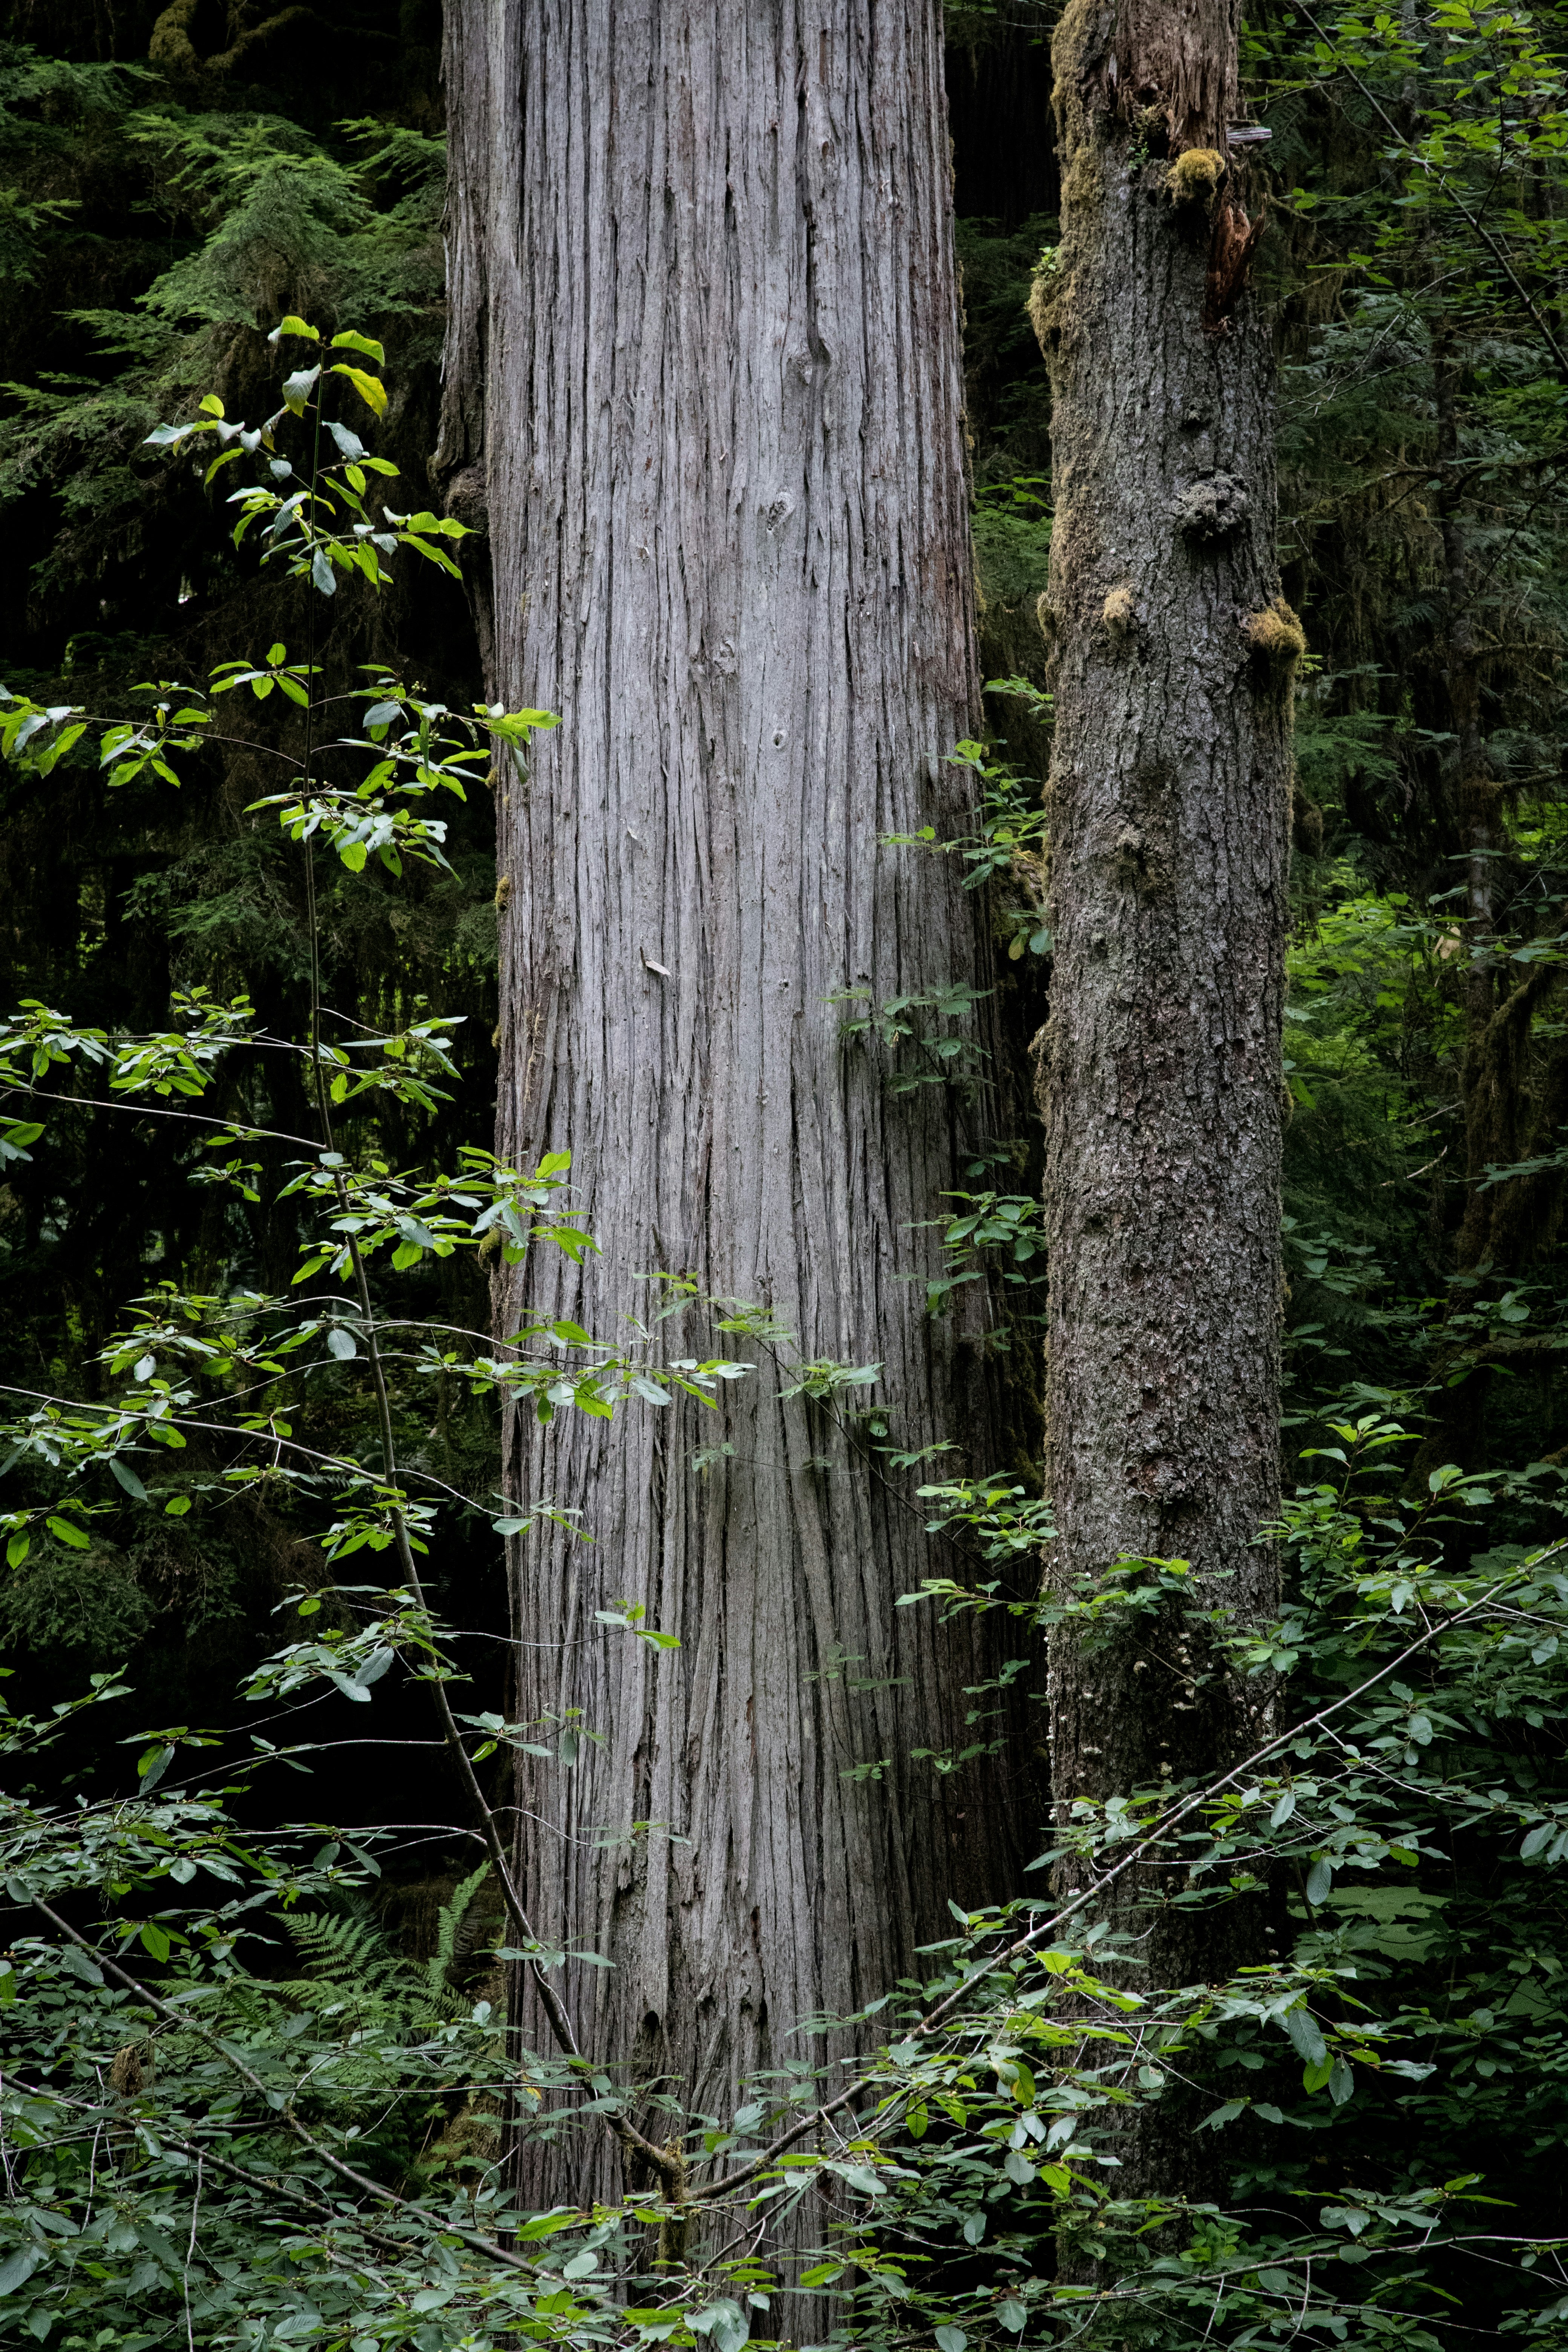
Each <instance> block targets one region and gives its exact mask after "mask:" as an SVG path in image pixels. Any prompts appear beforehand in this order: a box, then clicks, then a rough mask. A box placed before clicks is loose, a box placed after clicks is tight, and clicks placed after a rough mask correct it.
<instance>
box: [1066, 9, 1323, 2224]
mask: <svg viewBox="0 0 1568 2352" xmlns="http://www.w3.org/2000/svg"><path fill="white" fill-rule="evenodd" d="M1237 15H1238V11H1237V8H1236V7H1235V5H1233V0H1193V5H1186V6H1184V7H1181V6H1177V5H1166V0H1120V5H1118V6H1115V7H1112V8H1110V9H1107V8H1104V7H1103V6H1101V5H1100V0H1073V5H1071V6H1070V7H1069V9H1068V14H1067V16H1065V17H1064V19H1063V21H1062V24H1061V26H1060V27H1059V28H1058V34H1057V37H1056V43H1055V65H1056V77H1057V98H1056V104H1057V110H1058V136H1059V143H1060V151H1061V162H1062V172H1063V187H1062V242H1061V246H1060V248H1059V251H1058V256H1057V266H1056V268H1054V269H1053V268H1047V270H1045V271H1043V272H1042V273H1041V275H1040V276H1039V277H1038V278H1037V281H1036V292H1035V297H1034V301H1033V305H1032V308H1033V310H1034V315H1035V319H1036V324H1037V329H1038V331H1039V333H1040V338H1041V342H1042V345H1043V347H1044V349H1045V351H1046V353H1047V359H1048V361H1049V363H1050V369H1051V376H1052V383H1053V387H1054V411H1053V422H1052V436H1053V464H1054V479H1055V503H1056V520H1055V530H1054V536H1053V540H1052V547H1051V583H1050V587H1049V590H1048V592H1047V598H1046V599H1045V600H1043V605H1042V613H1041V620H1042V625H1044V626H1045V627H1046V629H1047V637H1048V638H1049V641H1050V643H1051V646H1052V653H1053V659H1052V667H1053V672H1054V677H1053V683H1054V686H1055V690H1056V694H1057V724H1056V740H1055V746H1054V750H1053V756H1052V761H1051V771H1050V782H1049V793H1048V806H1049V823H1050V856H1051V878H1050V908H1051V913H1050V922H1051V927H1052V930H1053V932H1054V936H1055V958H1054V963H1053V968H1052V975H1051V1018H1050V1022H1049V1025H1048V1028H1047V1034H1046V1036H1045V1038H1044V1039H1043V1040H1042V1055H1041V1061H1042V1067H1041V1074H1040V1075H1041V1093H1042V1099H1043V1102H1044V1106H1045V1108H1046V1112H1047V1177H1046V1197H1047V1232H1048V1237H1049V1248H1050V1306H1049V1335H1048V1344H1049V1364H1048V1374H1047V1412H1048V1421H1049V1486H1050V1491H1051V1494H1052V1496H1053V1498H1054V1501H1055V1504H1056V1511H1057V1518H1058V1526H1059V1528H1060V1539H1059V1541H1058V1544H1057V1545H1056V1546H1055V1547H1054V1550H1053V1555H1052V1570H1051V1572H1052V1575H1053V1577H1054V1579H1055V1580H1057V1581H1058V1583H1059V1584H1060V1585H1061V1587H1062V1588H1063V1589H1066V1588H1067V1587H1068V1584H1069V1582H1070V1580H1072V1579H1074V1578H1075V1577H1079V1576H1082V1575H1084V1574H1088V1575H1089V1576H1090V1577H1093V1578H1096V1579H1098V1578H1100V1577H1101V1576H1102V1575H1103V1574H1104V1573H1105V1571H1106V1570H1109V1569H1110V1568H1111V1566H1112V1565H1113V1563H1114V1562H1115V1561H1116V1560H1117V1559H1119V1558H1120V1557H1121V1556H1124V1555H1132V1556H1148V1555H1153V1556H1157V1557H1162V1558H1167V1559H1169V1558H1182V1559H1187V1560H1189V1561H1190V1562H1191V1563H1192V1564H1193V1569H1194V1573H1195V1575H1196V1577H1197V1578H1198V1579H1200V1580H1202V1582H1203V1584H1204V1585H1205V1586H1206V1587H1207V1590H1208V1595H1209V1597H1210V1598H1211V1599H1213V1598H1221V1599H1224V1600H1226V1601H1228V1602H1229V1603H1230V1604H1231V1605H1232V1606H1233V1607H1235V1608H1236V1609H1237V1610H1238V1611H1240V1612H1242V1613H1243V1614H1244V1616H1247V1617H1256V1616H1257V1615H1258V1613H1259V1612H1265V1611H1267V1609H1268V1606H1269V1604H1270V1602H1271V1600H1272V1598H1273V1594H1274V1590H1275V1575H1276V1570H1275V1563H1274V1559H1273V1557H1272V1554H1271V1551H1270V1549H1269V1548H1268V1546H1267V1545H1263V1546H1259V1545H1258V1544H1257V1543H1256V1542H1255V1540H1254V1539H1255V1538H1256V1536H1257V1534H1258V1528H1259V1527H1260V1526H1261V1525H1262V1524H1263V1523H1264V1522H1265V1521H1267V1520H1268V1518H1269V1517H1270V1516H1271V1514H1272V1513H1273V1512H1274V1511H1275V1510H1276V1509H1277V1507H1278V1500H1279V1393H1278V1391H1279V1315H1280V1298H1281V1275H1280V1261H1279V1150H1280V1129H1281V1100H1280V1020H1281V996H1282V981H1283V961H1284V946H1285V935H1286V919H1287V900H1286V886H1287V856H1288V849H1287V833H1288V807H1289V709H1290V691H1291V675H1292V670H1293V667H1294V662H1295V659H1296V656H1298V655H1299V654H1300V649H1301V646H1300V627H1299V625H1298V624H1297V622H1296V620H1295V616H1294V615H1293V614H1291V613H1290V612H1289V607H1287V606H1285V605H1283V604H1280V603H1279V602H1278V601H1277V600H1278V599H1279V573H1278V570H1277V567H1276V562H1275V550H1274V531H1275V482H1274V461H1273V437H1272V403H1271V378H1272V370H1271V361H1270V348H1269V338H1268V326H1267V323H1266V321H1265V320H1263V319H1261V318H1260V317H1259V316H1258V312H1257V309H1256V307H1255V304H1254V302H1253V301H1252V300H1251V299H1249V297H1248V296H1247V292H1246V291H1245V272H1246V267H1247V257H1248V253H1249V250H1250V246H1251V243H1252V241H1253V236H1252V229H1251V227H1249V225H1248V222H1247V214H1246V210H1245V209H1244V206H1243V203H1242V197H1241V192H1240V188H1239V180H1240V172H1239V169H1238V165H1239V160H1240V152H1241V151H1240V150H1239V149H1237V150H1230V151H1228V153H1229V159H1230V160H1229V161H1228V163H1227V145H1226V125H1227V122H1228V121H1230V120H1231V119H1232V117H1233V114H1234V110H1235V107H1236V100H1237V62H1236V59H1237ZM1207 1663H1208V1662H1207V1661H1206V1660H1205V1658H1204V1656H1203V1654H1202V1653H1201V1648H1200V1646H1199V1645H1198V1644H1197V1643H1195V1642H1194V1641H1192V1640H1190V1639H1188V1638H1187V1636H1186V1635H1185V1634H1184V1632H1183V1630H1182V1629H1181V1626H1180V1624H1179V1622H1177V1621H1176V1620H1175V1619H1174V1618H1171V1619H1168V1620H1166V1621H1165V1622H1163V1623H1162V1624H1160V1625H1159V1626H1157V1627H1154V1628H1151V1627H1150V1626H1149V1625H1148V1624H1147V1623H1146V1622H1145V1623H1143V1624H1142V1626H1141V1627H1140V1628H1139V1630H1138V1631H1137V1632H1136V1633H1129V1634H1127V1635H1125V1636H1123V1637H1122V1638H1121V1640H1120V1641H1119V1642H1117V1643H1114V1644H1113V1645H1112V1647H1111V1648H1110V1651H1109V1653H1107V1654H1101V1655H1097V1656H1095V1657H1094V1658H1093V1659H1092V1661H1089V1660H1086V1659H1085V1658H1084V1657H1083V1656H1082V1654H1080V1650H1079V1643H1078V1642H1077V1640H1076V1638H1075V1637H1074V1636H1073V1634H1072V1633H1070V1632H1064V1633H1061V1634H1060V1635H1058V1636H1057V1637H1055V1638H1054V1640H1053V1652H1052V1657H1051V1666H1050V1685H1051V1688H1050V1712H1051V1769H1052V1785H1053V1793H1054V1795H1055V1798H1056V1801H1057V1803H1058V1809H1065V1808H1066V1807H1067V1806H1068V1804H1069V1803H1070V1801H1071V1800H1072V1799H1073V1798H1075V1797H1079V1796H1082V1797H1090V1798H1103V1797H1107V1796H1110V1795H1113V1794H1116V1793H1118V1792H1121V1791H1124V1790H1130V1789H1131V1788H1133V1787H1135V1786H1136V1785H1138V1784H1140V1783H1143V1784H1152V1785H1158V1783H1159V1781H1160V1780H1161V1777H1162V1775H1163V1772H1165V1771H1166V1770H1167V1769H1168V1770H1169V1771H1170V1772H1171V1773H1172V1774H1173V1776H1174V1777H1176V1778H1180V1777H1181V1776H1182V1775H1184V1774H1185V1773H1188V1772H1200V1773H1201V1772H1205V1771H1207V1770H1210V1769H1213V1767H1214V1766H1215V1764H1216V1763H1217V1762H1219V1761H1220V1760H1221V1759H1225V1758H1226V1757H1228V1756H1230V1755H1232V1754H1233V1753H1234V1752H1235V1751H1236V1750H1237V1748H1240V1747H1241V1746H1242V1744H1243V1743H1244V1742H1245V1741H1246V1740H1247V1738H1249V1737H1250V1736H1251V1734H1252V1732H1253V1731H1254V1730H1255V1729H1256V1728H1257V1717H1258V1704H1257V1701H1256V1699H1255V1698H1250V1697H1249V1696H1248V1694H1247V1690H1246V1689H1245V1688H1239V1687H1237V1685H1234V1684H1233V1683H1231V1682H1230V1681H1229V1680H1228V1679H1227V1678H1226V1677H1225V1676H1224V1675H1220V1676H1218V1677H1216V1678H1215V1679H1213V1680H1211V1681H1209V1682H1208V1683H1207V1684H1206V1685H1205V1686H1202V1687H1200V1686H1199V1685H1200V1678H1201V1676H1202V1675H1203V1672H1204V1669H1205V1665H1206V1664H1207ZM1065 1877H1066V1879H1067V1881H1068V1883H1069V1884H1070V1883H1072V1880H1073V1871H1072V1870H1071V1869H1068V1870H1067V1871H1066V1872H1065ZM1164 1884H1165V1882H1164V1879H1163V1875H1162V1876H1155V1875H1153V1874H1150V1875H1149V1876H1147V1877H1145V1879H1144V1880H1143V1881H1142V1883H1140V1884H1138V1885H1135V1886H1131V1887H1128V1888H1126V1889H1124V1890H1123V1892H1122V1893H1121V1894H1119V1896H1118V1905H1119V1908H1120V1920H1119V1924H1121V1925H1122V1926H1128V1927H1131V1926H1137V1927H1139V1928H1140V1929H1141V1930H1142V1931H1143V1934H1144V1941H1143V1943H1142V1958H1143V1959H1144V1961H1145V1963H1146V1966H1145V1968H1144V1969H1141V1970H1140V1972H1139V1974H1138V1976H1137V1979H1136V1983H1137V1985H1138V1986H1139V1988H1140V1989H1143V1988H1146V1987H1147V1986H1149V1985H1150V1984H1159V1983H1162V1982H1164V1983H1172V1982H1175V1983H1180V1982H1184V1981H1191V1980H1193V1979H1195V1978H1198V1977H1204V1978H1209V1977H1213V1976H1215V1975H1218V1974H1222V1973H1224V1971H1225V1969H1226V1966H1227V1965H1228V1964H1229V1962H1230V1960H1231V1959H1232V1958H1235V1957H1236V1953H1235V1951H1234V1949H1233V1948H1232V1947H1233V1945H1234V1943H1235V1939H1236V1937H1237V1935H1240V1936H1242V1937H1243V1941H1244V1942H1245V1940H1246V1936H1247V1932H1248V1931H1247V1929H1244V1928H1242V1927H1240V1926H1239V1925H1238V1924H1237V1919H1238V1915H1237V1912H1236V1911H1235V1910H1234V1909H1233V1910H1232V1912H1231V1913H1229V1914H1226V1915H1223V1916H1219V1917H1216V1916H1215V1915H1213V1914H1198V1915H1193V1914H1187V1913H1183V1912H1179V1911H1178V1912H1168V1911H1163V1910H1162V1907H1161V1897H1162V1895H1163V1891H1164ZM1133 1908H1136V1909H1138V1910H1139V1911H1140V1912H1141V1914H1142V1916H1139V1917H1138V1918H1136V1919H1134V1918H1133V1917H1131V1916H1129V1915H1130V1911H1131V1909H1133ZM1245 1908H1246V1906H1243V1910H1244V1911H1245ZM1151 1912H1152V1916H1151ZM1255 1924H1257V1923H1255ZM1151 1929H1152V1933H1151V1932H1150V1931H1151ZM1154 2137H1155V2136H1154V2135H1152V2133H1145V2134H1144V2136H1143V2142H1142V2144H1143V2147H1144V2150H1145V2155H1146V2156H1148V2155H1149V2151H1150V2150H1151V2149H1152V2147H1153V2144H1154ZM1160 2168H1161V2167H1160V2163H1159V2162H1158V2161H1155V2160H1154V2159H1153V2158H1152V2156H1150V2157H1149V2160H1148V2161H1147V2162H1135V2163H1134V2166H1133V2169H1132V2170H1131V2172H1124V2173H1123V2174H1122V2175H1121V2179H1120V2183H1119V2186H1120V2188H1121V2189H1123V2190H1137V2189H1142V2188H1147V2187H1152V2186H1164V2187H1171V2186H1175V2185H1180V2184H1179V2183H1177V2182H1173V2181H1172V2180H1170V2179H1164V2180H1161V2179H1158V2178H1157V2176H1158V2174H1159V2171H1160Z"/></svg>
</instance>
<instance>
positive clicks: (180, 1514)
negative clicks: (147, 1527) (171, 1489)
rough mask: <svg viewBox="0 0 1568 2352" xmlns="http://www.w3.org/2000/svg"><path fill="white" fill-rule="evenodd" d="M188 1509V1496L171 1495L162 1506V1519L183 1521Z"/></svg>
mask: <svg viewBox="0 0 1568 2352" xmlns="http://www.w3.org/2000/svg"><path fill="white" fill-rule="evenodd" d="M190 1507H191V1498H190V1496H188V1495H171V1496H170V1497H169V1499H168V1501H167V1502H166V1503H165V1504H164V1506H163V1517H165V1518H166V1519H183V1518H184V1516H185V1513H186V1512H187V1511H188V1510H189V1509H190Z"/></svg>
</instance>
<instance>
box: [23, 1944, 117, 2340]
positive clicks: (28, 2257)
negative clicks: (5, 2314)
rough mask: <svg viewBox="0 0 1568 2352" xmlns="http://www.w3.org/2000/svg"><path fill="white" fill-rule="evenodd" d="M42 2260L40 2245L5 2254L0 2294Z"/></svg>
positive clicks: (30, 2275) (27, 2276)
mask: <svg viewBox="0 0 1568 2352" xmlns="http://www.w3.org/2000/svg"><path fill="white" fill-rule="evenodd" d="M100 1982H101V1979H100ZM43 2260H44V2250H43V2248H42V2246H18V2247H17V2249H16V2252H15V2253H13V2254H7V2255H6V2257H5V2261H4V2262H3V2263H0V2294H16V2289H17V2288H18V2287H19V2286H26V2284H27V2281H28V2280H29V2279H30V2278H31V2277H32V2275H33V2273H34V2272H35V2271H36V2270H37V2267H38V2264H39V2263H41V2262H42V2261H43Z"/></svg>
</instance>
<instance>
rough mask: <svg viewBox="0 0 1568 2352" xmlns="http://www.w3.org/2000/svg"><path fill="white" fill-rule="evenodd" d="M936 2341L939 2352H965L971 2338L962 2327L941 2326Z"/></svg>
mask: <svg viewBox="0 0 1568 2352" xmlns="http://www.w3.org/2000/svg"><path fill="white" fill-rule="evenodd" d="M936 2341H937V2352H965V2347H966V2346H967V2345H968V2342H969V2338H968V2336H966V2335H965V2334H964V2332H963V2328H962V2327H939V2328H938V2329H937V2331H936Z"/></svg>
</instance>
